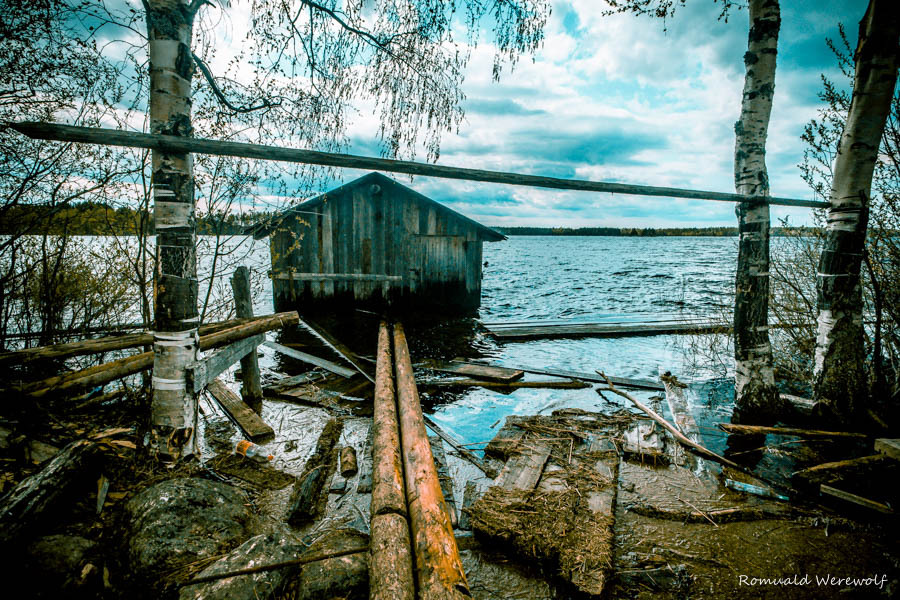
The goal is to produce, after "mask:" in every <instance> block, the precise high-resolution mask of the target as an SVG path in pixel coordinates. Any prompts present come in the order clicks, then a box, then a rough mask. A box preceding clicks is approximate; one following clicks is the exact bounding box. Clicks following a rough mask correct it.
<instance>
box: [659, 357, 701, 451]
mask: <svg viewBox="0 0 900 600" xmlns="http://www.w3.org/2000/svg"><path fill="white" fill-rule="evenodd" d="M659 379H660V380H661V381H662V382H663V385H665V386H666V404H668V405H669V412H670V413H672V417H673V418H674V419H675V426H676V427H678V429H679V431H681V433H683V434H684V435H686V436H687V437H688V438H690V439H692V440H693V441H695V442H697V443H699V442H700V439H701V438H700V428H699V427H697V421H696V420H694V415H692V414H691V409H690V407H689V406H688V402H687V398H686V397H685V395H684V390H685V389H686V388H687V386H686V385H685V384H683V383H681V382H680V381H678V378H676V377H675V376H674V375H672V374H671V373H669V372H668V371H666V372H665V373H661V374H660V376H659Z"/></svg>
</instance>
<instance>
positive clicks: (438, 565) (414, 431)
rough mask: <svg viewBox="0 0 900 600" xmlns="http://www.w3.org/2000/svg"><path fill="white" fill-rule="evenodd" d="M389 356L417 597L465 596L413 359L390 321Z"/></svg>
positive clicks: (466, 590)
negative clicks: (391, 354) (393, 373)
mask: <svg viewBox="0 0 900 600" xmlns="http://www.w3.org/2000/svg"><path fill="white" fill-rule="evenodd" d="M394 361H395V366H396V373H397V413H398V416H399V421H400V443H401V448H402V456H403V467H404V474H405V477H406V501H407V505H408V507H409V520H410V525H411V529H412V539H413V551H414V553H415V557H416V571H417V576H418V582H419V597H420V598H421V599H422V600H444V599H447V600H450V599H453V600H465V599H467V598H469V597H471V594H470V593H469V586H468V584H467V582H466V574H465V572H464V571H463V566H462V561H461V560H460V557H459V550H458V549H457V546H456V539H455V538H454V537H453V526H452V525H451V524H450V519H449V518H448V517H447V507H446V503H445V502H444V496H443V494H442V493H441V484H440V481H439V480H438V475H437V470H436V469H435V466H434V459H433V458H432V455H431V447H430V445H429V444H428V437H427V436H426V434H425V420H424V419H423V415H422V406H421V404H420V403H419V394H418V391H417V390H416V382H415V379H414V377H413V370H412V361H411V360H410V357H409V348H408V346H407V345H406V335H405V334H404V332H403V326H402V325H401V324H400V323H397V324H395V325H394Z"/></svg>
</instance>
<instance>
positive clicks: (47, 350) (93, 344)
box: [0, 313, 289, 365]
mask: <svg viewBox="0 0 900 600" xmlns="http://www.w3.org/2000/svg"><path fill="white" fill-rule="evenodd" d="M282 314H289V313H282ZM275 316H277V314H272V315H263V316H259V317H254V318H245V319H229V320H227V321H220V322H218V323H207V324H205V325H201V326H200V336H201V337H203V336H206V335H211V334H213V333H216V332H218V331H222V330H223V329H230V328H232V327H236V326H238V325H245V324H247V323H251V322H253V321H259V320H265V319H270V318H272V317H275ZM152 344H153V333H147V332H144V333H131V334H127V335H111V336H107V337H102V338H96V339H92V340H81V341H78V342H68V343H65V344H54V345H52V346H39V347H37V348H25V349H24V350H13V351H11V352H0V365H4V364H25V363H28V362H32V361H35V360H49V359H56V360H61V359H64V358H71V357H73V356H84V355H87V354H99V353H101V352H112V351H115V350H127V349H129V348H137V347H138V346H149V345H152Z"/></svg>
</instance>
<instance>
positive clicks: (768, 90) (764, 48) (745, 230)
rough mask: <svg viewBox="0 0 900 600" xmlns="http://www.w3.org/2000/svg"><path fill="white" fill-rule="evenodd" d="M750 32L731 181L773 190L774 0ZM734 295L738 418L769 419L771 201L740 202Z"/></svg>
mask: <svg viewBox="0 0 900 600" xmlns="http://www.w3.org/2000/svg"><path fill="white" fill-rule="evenodd" d="M748 13H749V17H750V34H749V40H748V48H747V52H746V54H744V64H745V66H746V69H747V70H746V75H745V78H744V93H743V99H742V101H741V116H740V119H739V120H738V122H737V123H735V125H734V133H735V144H734V186H735V190H736V191H737V193H738V194H741V195H744V196H753V197H756V198H761V197H762V198H764V197H765V196H768V195H769V175H768V172H767V170H766V135H767V133H768V129H769V116H770V114H771V113H772V97H773V96H774V93H775V55H776V51H777V45H778V30H779V29H780V27H781V10H780V7H779V5H778V2H777V0H750V10H749V11H748ZM735 212H736V213H737V218H738V231H739V233H740V239H739V241H738V264H737V271H736V273H735V295H734V387H735V407H734V417H733V419H734V420H735V422H739V421H746V420H751V421H755V422H757V423H759V422H769V421H772V420H773V419H774V417H775V415H776V414H777V412H778V408H779V405H780V399H779V397H778V390H777V388H776V387H775V370H774V368H773V366H772V346H771V344H770V343H769V225H770V223H769V205H768V203H766V202H765V201H764V200H761V201H755V202H741V203H740V204H738V205H737V208H736V209H735Z"/></svg>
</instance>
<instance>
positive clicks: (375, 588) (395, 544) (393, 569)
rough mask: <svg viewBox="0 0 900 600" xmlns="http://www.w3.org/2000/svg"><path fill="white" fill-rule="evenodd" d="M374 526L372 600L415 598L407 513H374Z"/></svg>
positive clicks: (370, 562)
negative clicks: (405, 514) (404, 514)
mask: <svg viewBox="0 0 900 600" xmlns="http://www.w3.org/2000/svg"><path fill="white" fill-rule="evenodd" d="M371 530H372V534H371V535H372V537H371V542H370V545H371V552H370V558H369V600H413V599H414V598H415V580H414V578H413V557H412V551H411V550H410V547H409V524H408V523H407V522H406V517H405V516H403V515H399V514H396V513H384V514H373V516H372V526H371Z"/></svg>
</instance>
